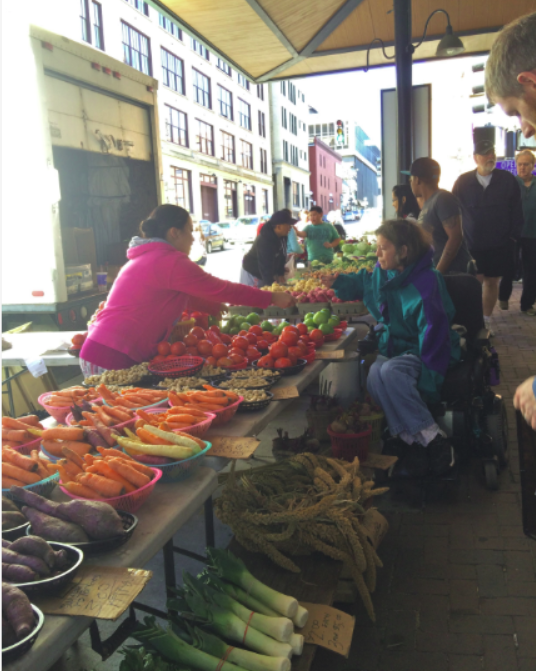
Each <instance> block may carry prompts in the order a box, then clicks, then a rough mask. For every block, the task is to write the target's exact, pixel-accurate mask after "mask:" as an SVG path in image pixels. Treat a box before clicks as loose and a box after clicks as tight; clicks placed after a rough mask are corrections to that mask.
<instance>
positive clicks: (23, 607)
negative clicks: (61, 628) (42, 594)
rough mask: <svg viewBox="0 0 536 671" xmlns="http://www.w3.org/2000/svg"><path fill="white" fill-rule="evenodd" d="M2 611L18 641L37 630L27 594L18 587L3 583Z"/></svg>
mask: <svg viewBox="0 0 536 671" xmlns="http://www.w3.org/2000/svg"><path fill="white" fill-rule="evenodd" d="M2 611H3V612H4V613H5V614H6V617H7V620H8V622H9V623H10V624H11V626H12V627H13V630H14V631H15V636H16V637H17V640H20V639H21V638H24V637H25V636H28V634H29V633H30V632H31V631H33V629H34V628H35V620H34V612H33V610H32V606H31V604H30V601H29V599H28V597H27V596H26V594H24V592H23V591H21V590H20V589H19V588H18V587H13V585H9V584H7V583H5V582H3V583H2Z"/></svg>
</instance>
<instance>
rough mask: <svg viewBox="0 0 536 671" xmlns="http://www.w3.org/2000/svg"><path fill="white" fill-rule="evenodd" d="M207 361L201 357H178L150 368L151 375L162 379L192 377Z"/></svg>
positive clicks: (151, 364) (151, 365) (157, 363)
mask: <svg viewBox="0 0 536 671" xmlns="http://www.w3.org/2000/svg"><path fill="white" fill-rule="evenodd" d="M204 363H205V360H204V359H203V358H202V357H200V356H190V355H188V354H187V355H185V356H177V357H175V358H174V359H169V360H168V361H157V362H156V363H150V364H149V366H148V370H149V373H152V374H153V375H159V376H160V377H172V378H173V377H190V376H192V375H196V374H197V373H199V372H200V371H201V369H202V368H203V364H204Z"/></svg>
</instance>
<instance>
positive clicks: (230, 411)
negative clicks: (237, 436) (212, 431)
mask: <svg viewBox="0 0 536 671" xmlns="http://www.w3.org/2000/svg"><path fill="white" fill-rule="evenodd" d="M243 400H244V397H243V396H239V397H238V401H235V402H234V403H233V404H232V405H228V406H227V407H226V408H223V409H222V410H213V413H214V415H216V417H215V418H214V419H213V420H212V426H221V425H222V424H227V422H228V421H229V420H231V419H232V418H233V417H234V416H235V415H236V411H237V410H238V406H239V405H240V404H241V403H242V401H243Z"/></svg>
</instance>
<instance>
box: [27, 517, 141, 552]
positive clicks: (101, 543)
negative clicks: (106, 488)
mask: <svg viewBox="0 0 536 671" xmlns="http://www.w3.org/2000/svg"><path fill="white" fill-rule="evenodd" d="M116 512H117V513H118V515H119V516H120V517H121V520H122V521H123V529H124V530H125V532H126V533H125V534H124V535H123V536H112V538H106V539H104V540H94V541H83V542H80V543H65V545H69V546H71V547H74V548H78V549H79V550H82V552H83V553H84V555H91V554H99V553H103V552H111V551H112V550H115V549H116V548H118V547H121V545H124V544H125V543H126V542H127V541H128V540H129V539H130V537H131V536H132V534H133V533H134V529H135V528H136V527H137V526H138V518H137V517H136V515H133V514H132V513H127V512H124V511H123V510H117V511H116ZM31 534H32V527H31V525H30V526H29V527H28V530H27V531H26V535H27V536H30V535H31Z"/></svg>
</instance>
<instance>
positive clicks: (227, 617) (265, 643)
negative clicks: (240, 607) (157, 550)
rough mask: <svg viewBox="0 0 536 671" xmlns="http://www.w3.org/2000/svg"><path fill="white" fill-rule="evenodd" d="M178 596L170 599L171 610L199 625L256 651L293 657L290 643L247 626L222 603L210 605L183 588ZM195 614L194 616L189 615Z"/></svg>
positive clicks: (197, 595) (177, 591)
mask: <svg viewBox="0 0 536 671" xmlns="http://www.w3.org/2000/svg"><path fill="white" fill-rule="evenodd" d="M175 592H176V593H177V594H178V595H179V598H171V599H168V602H167V608H168V610H172V611H176V612H179V613H180V614H181V615H182V617H183V618H184V619H187V620H188V619H193V620H194V621H196V622H197V623H198V624H201V625H203V626H207V627H209V628H210V629H211V630H212V631H214V632H215V633H217V634H219V635H220V636H223V637H224V638H228V639H230V640H232V641H237V642H238V643H241V644H242V645H245V646H247V647H248V648H250V649H251V650H254V651H255V652H259V653H261V654H263V655H271V656H272V657H288V658H289V659H290V657H291V656H292V647H291V646H290V645H289V644H288V643H280V642H279V641H275V640H274V639H273V638H270V637H269V636H266V634H263V633H262V632H260V631H257V630H256V629H254V628H253V627H252V626H249V627H248V626H247V624H246V623H245V622H243V621H242V620H241V619H240V618H239V617H237V616H236V615H235V614H234V613H231V612H229V611H227V610H224V609H223V608H220V606H218V605H215V604H207V603H206V602H205V601H204V599H203V598H202V597H201V596H199V594H192V593H190V592H186V591H184V590H175ZM189 613H193V615H194V617H193V618H192V617H189Z"/></svg>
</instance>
